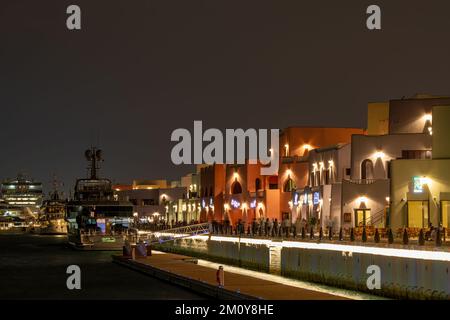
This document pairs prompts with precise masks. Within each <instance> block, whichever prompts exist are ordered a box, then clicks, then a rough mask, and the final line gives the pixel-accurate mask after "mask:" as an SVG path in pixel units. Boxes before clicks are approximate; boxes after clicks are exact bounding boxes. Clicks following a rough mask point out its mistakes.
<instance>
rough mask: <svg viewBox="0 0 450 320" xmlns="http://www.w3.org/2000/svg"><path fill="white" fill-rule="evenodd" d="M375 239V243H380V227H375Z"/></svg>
mask: <svg viewBox="0 0 450 320" xmlns="http://www.w3.org/2000/svg"><path fill="white" fill-rule="evenodd" d="M373 240H374V241H375V243H380V233H379V232H378V228H376V229H375V235H374V237H373Z"/></svg>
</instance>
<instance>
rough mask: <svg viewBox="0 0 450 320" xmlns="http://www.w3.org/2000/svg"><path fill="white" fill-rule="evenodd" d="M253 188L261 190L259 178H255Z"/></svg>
mask: <svg viewBox="0 0 450 320" xmlns="http://www.w3.org/2000/svg"><path fill="white" fill-rule="evenodd" d="M255 189H256V191H258V190H261V179H259V178H256V180H255Z"/></svg>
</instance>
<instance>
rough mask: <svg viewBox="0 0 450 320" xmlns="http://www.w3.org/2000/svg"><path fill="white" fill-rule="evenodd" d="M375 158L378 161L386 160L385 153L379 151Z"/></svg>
mask: <svg viewBox="0 0 450 320" xmlns="http://www.w3.org/2000/svg"><path fill="white" fill-rule="evenodd" d="M373 156H374V157H375V158H377V159H382V158H384V156H385V154H384V152H383V151H377V152H375V153H374V154H373Z"/></svg>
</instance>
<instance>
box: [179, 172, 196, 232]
mask: <svg viewBox="0 0 450 320" xmlns="http://www.w3.org/2000/svg"><path fill="white" fill-rule="evenodd" d="M200 169H201V166H198V167H197V172H195V173H189V174H187V175H185V176H183V177H181V179H180V186H181V187H182V188H185V190H186V193H185V197H184V198H183V199H182V202H181V209H182V211H183V220H184V221H187V222H188V223H191V222H194V221H195V222H199V221H200V210H201V204H200Z"/></svg>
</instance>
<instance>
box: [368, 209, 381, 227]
mask: <svg viewBox="0 0 450 320" xmlns="http://www.w3.org/2000/svg"><path fill="white" fill-rule="evenodd" d="M385 211H386V209H385V208H384V209H381V210H379V211H377V212H375V213H374V214H371V215H370V216H369V217H367V218H366V219H365V220H364V224H363V225H365V226H377V225H379V224H381V225H383V224H384V213H385Z"/></svg>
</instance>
